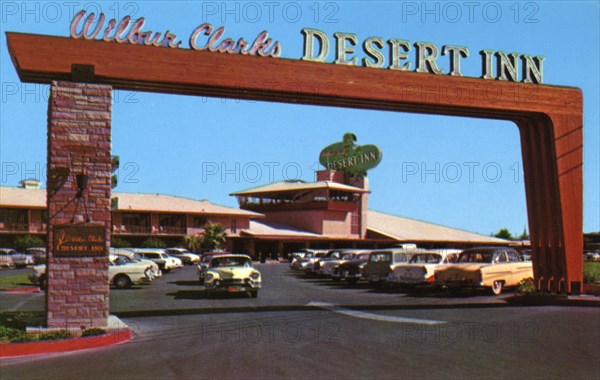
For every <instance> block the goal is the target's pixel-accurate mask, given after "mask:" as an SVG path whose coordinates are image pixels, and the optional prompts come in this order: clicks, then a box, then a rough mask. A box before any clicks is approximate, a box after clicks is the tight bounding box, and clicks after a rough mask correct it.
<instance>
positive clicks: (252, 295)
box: [250, 291, 258, 298]
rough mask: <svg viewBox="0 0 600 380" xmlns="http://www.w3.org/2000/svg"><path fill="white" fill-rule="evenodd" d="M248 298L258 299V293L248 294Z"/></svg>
mask: <svg viewBox="0 0 600 380" xmlns="http://www.w3.org/2000/svg"><path fill="white" fill-rule="evenodd" d="M250 297H252V298H256V297H258V292H257V291H254V292H250Z"/></svg>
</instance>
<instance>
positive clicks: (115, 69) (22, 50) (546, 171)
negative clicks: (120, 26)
mask: <svg viewBox="0 0 600 380" xmlns="http://www.w3.org/2000/svg"><path fill="white" fill-rule="evenodd" d="M7 42H8V47H9V50H10V54H11V57H12V60H13V63H14V65H15V67H16V69H17V71H18V74H19V77H20V79H21V80H22V81H24V82H35V83H53V86H52V91H53V93H54V92H60V91H62V90H61V89H60V87H61V86H65V84H64V83H63V84H61V83H57V82H56V81H68V82H82V83H91V84H96V85H101V86H99V87H98V88H96V89H97V90H98V91H99V92H98V93H99V94H102V96H104V99H107V97H108V99H109V96H110V94H109V93H110V91H109V90H110V89H111V88H114V89H128V90H138V91H152V92H161V93H169V94H188V95H203V96H217V97H227V98H239V99H252V100H262V101H272V102H289V103H298V104H316V105H326V106H340V107H353V108H364V109H376V110H388V111H402V112H413V113H425V114H437V115H455V116H468V117H477V118H485V119H502V120H510V121H513V122H514V123H515V124H516V125H517V127H518V128H519V131H520V136H521V147H522V156H523V165H524V176H525V191H526V197H527V210H528V215H529V230H530V236H531V244H532V249H533V260H534V275H535V281H536V286H537V288H538V289H539V290H543V291H548V292H557V293H574V294H577V293H579V292H580V291H581V289H582V266H583V259H582V252H583V238H582V224H583V220H582V208H583V199H582V198H583V196H582V186H583V185H582V176H583V95H582V93H581V91H580V90H579V89H576V88H568V87H557V86H547V85H535V84H523V83H513V82H506V81H496V80H484V79H475V78H465V77H457V76H441V75H431V74H424V73H415V72H403V71H391V70H376V69H367V68H361V67H350V66H341V65H333V64H322V63H315V62H307V61H296V60H288V59H272V58H260V57H254V56H242V55H230V54H218V53H210V52H206V51H194V50H187V49H164V48H157V47H150V46H140V45H132V44H115V43H110V42H104V41H92V40H83V39H70V38H63V37H53V36H42V35H31V34H19V33H7ZM67 86H68V84H67ZM92 87H93V86H92ZM105 90H108V94H107V93H106V92H103V91H105ZM77 91H79V90H77ZM81 91H82V93H85V92H86V91H91V93H94V91H95V90H94V88H92V89H91V90H85V89H82V90H81ZM62 92H63V95H64V91H62ZM67 92H68V91H67ZM51 96H52V95H51ZM65 104H67V105H68V104H70V103H69V102H67V103H65ZM75 114H76V115H79V116H81V117H86V115H88V116H89V113H86V112H79V113H75ZM49 115H50V116H49V119H51V118H52V117H53V115H52V113H49ZM63 116H64V115H63ZM91 116H92V117H93V114H92V115H91ZM75 117H78V116H75ZM108 123H109V124H110V115H109V120H108ZM50 124H51V120H49V125H50ZM93 125H94V124H93V123H92V122H90V126H93ZM99 128H101V126H100V127H99ZM108 131H109V132H108V133H110V129H109V130H108ZM82 139H85V138H84V137H82ZM100 145H101V148H99V149H100V150H101V152H95V153H94V154H95V155H96V156H98V157H100V156H103V153H102V152H104V156H106V153H108V155H110V147H109V145H110V144H108V147H106V144H100ZM50 154H51V150H50V148H49V165H48V168H49V178H52V176H53V174H56V175H57V174H58V173H51V165H50V160H51V157H50ZM75 156H76V155H75ZM104 156H103V157H104ZM65 159H67V158H65ZM105 164H106V163H105ZM98 170H99V171H100V172H102V171H104V172H105V171H106V170H105V168H100V169H98ZM94 196H95V197H96V203H97V204H101V205H104V204H108V203H109V202H108V201H109V197H110V194H109V192H106V191H103V190H100V191H97V192H96V193H95V195H94ZM51 201H52V200H51V198H50V195H49V203H50V202H51ZM49 208H50V210H52V205H51V204H49ZM107 211H108V210H107ZM50 224H52V220H50ZM105 224H106V223H105ZM51 228H52V227H51V226H50V227H49V231H48V232H49V233H48V236H49V240H52V234H51V231H50V229H51ZM106 228H108V225H107V226H106ZM107 236H109V233H108V232H107ZM49 245H51V243H49ZM49 257H50V260H52V257H53V256H52V254H49ZM58 267H59V268H62V267H61V266H58ZM49 269H50V270H52V261H51V262H50V264H49ZM49 324H50V322H49Z"/></svg>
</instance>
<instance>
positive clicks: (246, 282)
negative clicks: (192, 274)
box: [204, 254, 261, 298]
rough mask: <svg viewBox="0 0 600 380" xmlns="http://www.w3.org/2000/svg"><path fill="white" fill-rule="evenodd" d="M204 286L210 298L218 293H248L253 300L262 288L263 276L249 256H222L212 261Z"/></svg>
mask: <svg viewBox="0 0 600 380" xmlns="http://www.w3.org/2000/svg"><path fill="white" fill-rule="evenodd" d="M204 286H205V288H206V291H207V292H208V294H209V295H210V296H212V295H214V294H215V293H216V292H230V293H239V292H245V293H248V294H249V295H250V296H252V297H253V298H256V297H257V296H258V290H259V289H260V288H261V274H260V272H259V271H257V270H256V269H254V268H253V267H252V260H251V259H250V257H249V256H247V255H239V254H238V255H235V254H232V255H220V256H215V257H213V258H212V259H211V263H210V269H208V270H207V271H206V274H205V277H204Z"/></svg>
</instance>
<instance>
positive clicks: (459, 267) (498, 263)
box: [434, 247, 533, 295]
mask: <svg viewBox="0 0 600 380" xmlns="http://www.w3.org/2000/svg"><path fill="white" fill-rule="evenodd" d="M532 277H533V267H532V263H531V262H523V261H522V260H521V258H520V257H519V253H518V252H517V251H516V250H514V249H512V248H508V247H480V248H470V249H466V250H464V251H463V252H462V253H461V254H460V256H459V257H458V260H457V262H456V263H455V264H449V265H442V266H440V267H439V268H438V269H436V270H435V282H434V283H435V284H436V285H438V286H443V287H446V288H448V290H450V291H456V290H458V289H462V288H477V287H485V288H489V289H490V290H491V291H492V293H494V294H496V295H498V294H500V293H502V290H503V289H504V288H505V287H511V286H517V285H518V284H519V282H521V281H522V280H524V279H527V278H532Z"/></svg>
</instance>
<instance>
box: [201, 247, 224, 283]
mask: <svg viewBox="0 0 600 380" xmlns="http://www.w3.org/2000/svg"><path fill="white" fill-rule="evenodd" d="M223 255H231V252H225V251H212V252H205V253H204V254H203V255H202V257H201V258H200V263H198V281H199V282H200V284H201V285H202V284H204V275H205V274H206V271H207V270H208V269H209V268H210V264H211V260H212V259H213V257H217V256H223Z"/></svg>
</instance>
